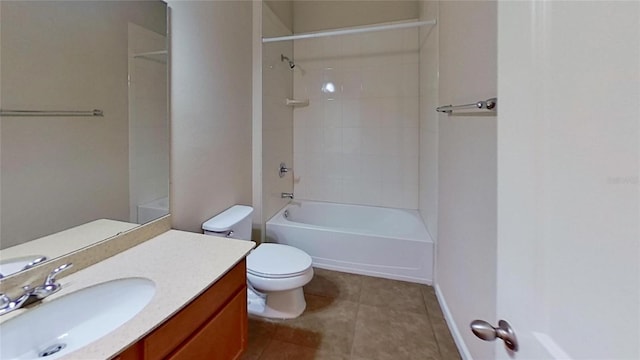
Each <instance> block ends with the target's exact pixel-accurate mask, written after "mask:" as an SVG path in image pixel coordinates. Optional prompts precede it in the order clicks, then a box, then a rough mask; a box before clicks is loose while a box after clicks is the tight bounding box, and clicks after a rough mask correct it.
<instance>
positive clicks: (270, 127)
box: [260, 6, 294, 222]
mask: <svg viewBox="0 0 640 360" xmlns="http://www.w3.org/2000/svg"><path fill="white" fill-rule="evenodd" d="M262 21H263V23H262V29H263V35H264V36H283V35H290V34H291V32H290V31H289V29H287V27H286V25H285V24H283V23H282V22H280V20H279V18H278V17H276V15H275V14H274V13H273V12H272V11H271V10H270V9H269V8H268V7H266V6H265V7H263V19H262ZM262 51H263V53H262V89H263V90H262V107H263V111H262V153H261V154H260V155H261V156H262V193H263V198H262V201H263V209H262V210H263V217H262V221H263V222H266V221H267V220H268V219H269V218H271V217H272V216H273V215H274V214H275V213H276V212H278V211H279V210H280V209H282V207H284V206H285V205H286V204H287V203H288V199H283V198H282V197H281V196H280V194H281V193H283V192H292V191H293V173H288V174H286V175H285V177H283V178H281V177H280V176H279V175H278V168H279V166H280V163H281V162H285V163H286V164H287V166H288V167H293V109H292V108H291V107H288V106H285V99H286V98H289V99H291V98H293V71H292V70H291V69H290V68H289V65H288V63H286V62H282V61H281V59H280V55H281V54H283V55H285V56H287V57H289V58H290V59H293V58H294V56H293V44H292V41H281V42H275V43H268V44H263V45H262Z"/></svg>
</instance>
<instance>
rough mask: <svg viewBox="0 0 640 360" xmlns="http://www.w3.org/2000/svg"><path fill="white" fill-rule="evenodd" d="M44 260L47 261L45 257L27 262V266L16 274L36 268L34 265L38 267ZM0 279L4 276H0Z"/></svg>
mask: <svg viewBox="0 0 640 360" xmlns="http://www.w3.org/2000/svg"><path fill="white" fill-rule="evenodd" d="M46 260H47V257H46V256H41V257H39V258H35V259H33V260H31V262H29V263H28V264H27V265H25V266H24V267H23V268H22V269H20V270H19V271H17V272H20V271H25V270H29V269H31V268H32V267H34V266H36V265H39V264H41V263H43V262H45V261H46ZM0 279H4V275H3V274H0Z"/></svg>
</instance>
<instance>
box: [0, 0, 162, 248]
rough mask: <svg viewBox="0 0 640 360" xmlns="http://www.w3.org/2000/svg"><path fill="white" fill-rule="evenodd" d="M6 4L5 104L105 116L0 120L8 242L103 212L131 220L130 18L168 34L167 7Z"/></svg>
mask: <svg viewBox="0 0 640 360" xmlns="http://www.w3.org/2000/svg"><path fill="white" fill-rule="evenodd" d="M150 5H151V7H152V8H151V11H152V12H155V16H154V14H153V13H150V12H149V11H150V7H149V6H150ZM0 7H2V19H1V21H0V23H1V24H2V25H1V43H2V64H1V66H2V68H0V73H1V75H2V79H1V81H0V93H1V94H2V98H1V101H0V106H1V107H2V108H4V109H48V110H87V109H94V108H98V109H102V110H104V114H105V116H104V117H97V118H88V117H74V118H65V117H50V118H47V117H34V118H28V117H3V118H2V122H1V127H2V139H1V143H2V159H1V164H2V168H1V172H2V190H1V192H2V205H1V207H2V220H1V234H0V237H1V239H2V247H3V248H4V247H9V246H11V245H15V244H18V243H21V242H24V241H28V240H32V239H34V238H38V237H41V236H44V235H48V234H51V233H54V232H58V231H61V230H64V229H67V228H69V227H72V226H77V225H80V224H83V223H86V222H89V221H92V220H95V219H99V218H109V219H115V220H129V199H128V195H129V172H128V160H129V157H128V116H127V93H128V89H127V23H128V22H133V23H137V24H139V25H142V26H144V27H146V28H148V29H151V30H154V31H156V32H159V33H162V32H163V31H164V19H165V16H164V9H165V8H164V5H163V4H162V3H160V2H157V3H151V2H148V1H144V2H111V1H103V2H97V1H96V2H75V1H74V2H63V1H55V2H53V1H40V2H29V1H25V2H18V1H2V2H0ZM27 12H28V13H27ZM52 19H56V20H55V21H53V20H52ZM158 19H159V21H156V20H158Z"/></svg>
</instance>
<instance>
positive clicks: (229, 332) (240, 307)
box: [168, 287, 248, 360]
mask: <svg viewBox="0 0 640 360" xmlns="http://www.w3.org/2000/svg"><path fill="white" fill-rule="evenodd" d="M247 321H248V320H247V289H246V287H245V288H244V289H242V291H240V292H239V293H238V294H237V295H236V296H235V297H234V298H233V299H232V300H231V302H229V304H227V306H225V308H224V309H222V311H221V312H220V313H219V314H218V315H216V316H215V317H214V318H213V319H211V321H209V322H208V323H207V324H206V325H204V326H203V327H202V328H201V329H200V330H199V331H198V332H196V333H195V334H193V337H192V338H191V339H190V340H188V341H187V342H186V343H185V344H184V345H183V346H182V347H181V348H180V349H178V350H177V351H175V352H174V353H173V354H172V355H171V356H169V358H168V359H170V360H193V359H207V360H232V359H237V358H239V357H240V355H241V354H242V352H243V351H244V350H245V349H246V347H247V330H248V329H247Z"/></svg>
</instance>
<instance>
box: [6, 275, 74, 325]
mask: <svg viewBox="0 0 640 360" xmlns="http://www.w3.org/2000/svg"><path fill="white" fill-rule="evenodd" d="M72 266H73V264H72V263H68V264H63V265H60V266H58V267H57V268H55V269H53V271H52V272H51V273H50V274H49V275H47V278H46V279H45V280H44V283H43V284H42V285H40V286H36V287H35V288H32V287H31V286H29V285H26V286H23V287H22V290H23V293H22V295H20V296H18V297H17V298H15V299H11V298H10V297H9V296H7V295H5V294H0V315H4V314H8V313H10V312H12V311H13V310H18V309H20V308H21V307H23V306H27V305H29V304H33V303H34V302H37V301H40V300H42V299H44V298H46V297H47V296H49V295H52V294H55V293H57V292H58V291H59V290H60V289H62V285H61V284H60V283H59V282H57V281H56V276H58V274H60V273H61V272H63V271H65V270H67V269H69V268H70V267H72Z"/></svg>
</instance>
